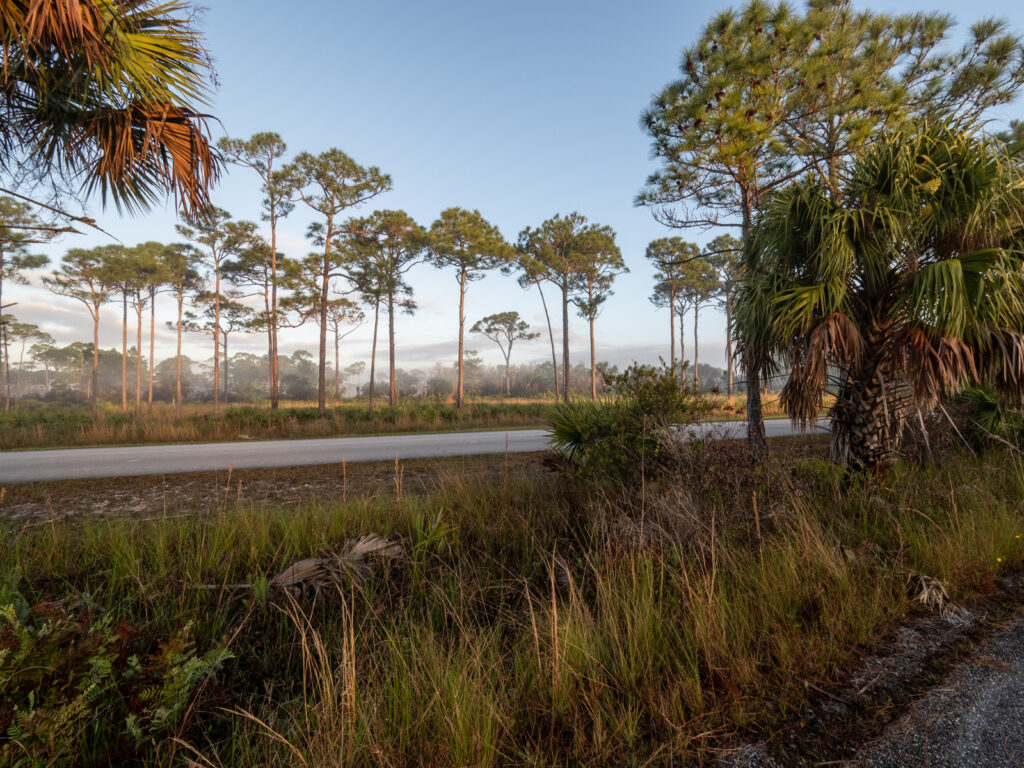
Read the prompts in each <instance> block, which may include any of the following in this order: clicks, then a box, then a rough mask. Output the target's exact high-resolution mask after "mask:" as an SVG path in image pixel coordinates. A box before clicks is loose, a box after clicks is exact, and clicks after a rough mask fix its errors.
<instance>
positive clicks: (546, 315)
mask: <svg viewBox="0 0 1024 768" xmlns="http://www.w3.org/2000/svg"><path fill="white" fill-rule="evenodd" d="M534 282H535V283H536V284H537V292H538V293H539V294H540V303H541V304H542V305H543V306H544V319H545V320H547V322H548V338H549V339H550V340H551V370H553V371H554V375H555V400H557V399H558V357H557V356H556V355H555V331H554V329H553V328H552V327H551V315H550V314H549V313H548V302H547V300H546V299H545V298H544V291H543V290H541V287H540V280H535V281H534Z"/></svg>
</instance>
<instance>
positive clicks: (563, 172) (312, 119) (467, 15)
mask: <svg viewBox="0 0 1024 768" xmlns="http://www.w3.org/2000/svg"><path fill="white" fill-rule="evenodd" d="M729 5H730V4H729V3H724V2H723V3H718V2H683V1H681V0H676V1H675V2H669V1H667V0H637V2H632V3H626V2H604V1H601V0H589V1H584V0H548V1H547V2H536V1H535V0H521V1H520V2H517V3H494V2H480V0H476V1H475V2H468V1H464V0H458V1H451V2H432V3H423V2H412V1H411V0H401V1H398V2H388V3H381V2H376V1H373V0H360V1H358V2H354V1H340V2H326V1H323V2H321V1H317V2H314V1H313V0H303V1H302V2H293V3H289V4H284V5H282V4H281V3H276V2H275V3H270V2H269V1H267V0H250V1H249V2H244V3H243V2H241V0H216V2H213V3H210V5H209V7H207V8H205V9H203V10H202V11H201V13H200V16H199V21H198V27H199V29H200V31H201V32H202V34H203V35H204V36H205V39H206V43H207V47H208V49H209V51H210V53H211V54H212V57H213V61H214V67H215V70H216V73H217V87H216V89H215V91H214V93H213V96H212V104H211V105H210V109H209V111H210V112H211V114H213V115H215V116H216V118H217V119H216V120H215V121H211V124H210V128H211V132H212V134H213V137H214V139H216V138H218V137H220V136H222V135H228V136H232V137H239V138H247V137H249V136H251V135H252V134H254V133H256V132H260V131H275V132H277V133H279V134H280V135H281V136H282V138H283V139H284V140H285V141H286V142H287V144H288V147H289V152H290V153H297V152H300V151H310V152H314V153H317V152H321V151H323V150H326V149H328V148H330V147H337V148H339V149H341V150H343V151H344V152H346V153H347V154H349V155H351V156H352V157H353V158H354V159H355V160H356V161H357V162H359V163H360V164H362V165H375V166H378V167H379V168H380V169H381V170H383V171H385V172H387V173H389V174H390V175H391V176H392V178H393V180H394V188H393V191H391V192H388V193H386V194H385V195H382V196H380V197H379V198H377V199H376V200H374V201H372V202H371V203H370V204H368V205H367V206H364V207H363V208H362V209H358V210H356V211H354V213H355V214H356V215H365V214H367V213H369V212H371V211H372V210H373V209H375V208H392V209H404V210H406V211H407V212H408V213H409V214H411V215H412V216H413V217H414V218H415V219H416V220H417V221H418V222H420V223H421V224H423V225H425V226H429V224H430V223H431V222H432V221H433V220H434V219H435V218H436V217H437V215H438V214H439V213H440V211H442V210H443V209H445V208H448V207H450V206H460V207H464V208H468V209H479V210H480V212H481V213H482V214H483V215H484V216H485V217H486V218H487V219H488V220H490V221H491V222H492V223H494V224H496V225H497V226H498V227H499V228H500V229H501V231H502V233H503V234H504V236H505V237H506V238H507V239H509V240H510V241H514V240H515V238H516V236H517V234H518V233H519V231H521V230H522V229H523V228H524V227H527V226H537V225H539V224H540V223H541V222H542V221H544V220H545V219H547V218H549V217H551V216H553V215H554V214H556V213H561V214H567V213H569V212H572V211H577V212H579V213H581V214H583V215H584V216H586V217H587V218H588V219H589V220H590V221H593V222H596V223H598V224H602V225H608V226H611V227H612V228H613V229H614V230H615V231H616V233H617V236H618V244H619V247H620V248H621V250H622V253H623V257H624V259H625V262H626V264H627V266H628V267H629V269H630V272H629V274H625V275H622V276H620V277H619V278H618V280H617V281H616V284H615V288H614V291H615V293H614V295H613V296H612V297H611V298H610V299H609V300H608V302H607V304H606V308H605V310H604V312H603V313H602V315H601V316H600V317H599V318H598V321H597V340H598V342H597V345H598V359H599V360H608V361H609V362H611V363H614V364H618V365H625V364H628V363H629V362H631V361H632V360H639V361H643V362H655V361H656V360H657V359H658V357H659V356H662V357H664V358H666V359H667V358H668V343H669V341H668V338H669V330H668V315H667V311H664V310H658V309H656V308H655V307H654V306H653V305H652V304H651V303H650V302H649V301H648V296H649V295H650V293H651V288H652V282H653V281H652V270H651V269H650V267H649V266H648V264H647V263H646V260H645V259H644V249H645V248H646V246H647V243H648V242H649V241H651V240H653V239H655V238H658V237H665V236H670V235H675V234H682V235H683V236H684V237H686V238H687V239H690V240H692V241H694V242H697V243H704V242H706V241H708V240H710V239H711V238H713V237H714V236H716V235H717V234H721V233H722V232H723V231H725V230H717V231H716V230H709V231H706V232H694V231H691V232H684V233H680V232H678V231H673V230H669V229H667V228H665V227H664V226H662V225H660V224H658V223H657V222H655V221H654V219H653V217H652V215H651V211H650V210H648V209H645V208H637V207H635V206H634V205H633V198H634V196H635V195H636V193H637V192H638V191H639V190H640V189H641V187H642V186H643V184H644V181H645V179H646V178H647V176H648V175H649V174H650V173H651V172H653V171H654V170H656V165H655V163H654V162H653V161H652V160H651V159H650V156H649V148H650V147H649V140H648V138H647V137H646V136H645V134H644V133H643V132H642V131H641V129H640V126H639V117H640V114H641V112H642V110H643V109H644V108H645V107H646V106H647V104H648V102H649V101H650V98H651V96H652V95H653V94H654V93H655V92H657V91H658V90H660V89H661V88H662V87H663V86H664V85H665V84H667V83H668V82H670V81H671V80H673V79H674V78H675V77H676V76H677V74H678V64H679V54H680V51H681V50H682V49H683V48H684V47H685V46H687V45H688V44H690V43H691V42H692V41H693V40H694V39H695V38H696V37H697V36H698V34H699V33H700V30H701V28H702V27H703V25H704V24H705V23H706V22H707V21H708V20H709V19H710V18H711V17H712V16H713V15H714V14H715V13H716V12H718V11H720V10H722V9H724V8H726V7H728V6H729ZM856 5H857V7H874V8H875V9H876V10H879V11H885V12H890V13H896V12H910V11H919V10H922V8H921V6H920V5H919V4H917V3H913V2H905V1H904V0H891V1H890V2H886V3H885V4H884V6H883V5H882V4H880V3H878V4H874V5H873V4H870V3H869V4H867V5H866V6H865V4H863V3H857V4H856ZM929 10H934V11H939V12H943V13H949V14H951V15H952V16H954V18H956V19H957V21H958V22H959V24H958V27H957V30H958V31H960V32H962V31H963V29H964V28H965V27H966V26H967V25H969V24H970V23H972V22H973V21H975V20H977V19H979V18H982V17H988V16H995V17H1000V18H1005V19H1007V20H1008V21H1009V22H1010V27H1011V29H1013V30H1014V31H1016V32H1018V33H1024V4H1018V3H1015V2H1010V1H1009V0H1000V1H998V2H994V1H992V0H982V2H979V3H975V4H973V5H971V6H970V10H965V6H964V5H963V4H962V3H954V2H949V1H948V0H943V2H937V3H933V4H932V5H931V6H930V8H929ZM953 39H954V40H955V39H956V36H954V38H953ZM997 117H998V118H1000V119H1004V120H1005V119H1010V118H1024V106H1022V105H1021V104H1020V103H1017V104H1014V105H1010V106H1008V107H1005V108H1004V109H1002V110H1001V111H1000V113H999V114H998V115H997ZM260 197H261V195H260V191H259V182H258V180H257V179H256V177H255V175H254V174H251V173H250V172H248V171H246V170H244V169H228V172H227V173H226V175H225V177H224V178H223V180H222V181H221V183H220V184H219V186H218V187H217V189H216V190H215V191H214V193H213V200H214V203H215V204H216V205H217V206H219V207H221V208H224V209H226V210H227V211H229V212H230V213H231V214H232V215H233V216H234V217H235V218H238V219H250V220H255V221H258V219H259V213H260ZM88 206H89V213H90V215H92V216H94V217H95V218H96V219H97V221H98V223H99V224H100V226H102V227H103V228H104V229H105V230H106V231H108V232H110V233H111V234H113V235H114V236H116V237H117V238H118V239H119V240H121V241H122V242H124V243H125V244H127V245H132V244H134V243H136V242H141V241H145V240H161V241H165V242H174V241H177V240H180V237H178V236H177V235H176V233H175V231H174V225H175V223H176V217H175V212H174V209H173V205H172V204H171V203H167V204H165V205H164V206H162V207H159V206H158V207H157V208H156V209H154V210H152V211H150V212H149V213H146V214H141V215H138V216H136V217H134V218H122V217H120V216H119V215H118V214H117V212H116V210H115V209H113V208H112V207H111V208H110V209H107V210H103V209H102V207H101V206H100V204H99V201H98V200H96V201H89V203H88ZM311 220H312V219H311V217H310V216H309V215H307V214H306V212H305V211H303V210H302V206H301V204H300V205H298V206H297V207H296V210H295V213H294V214H293V215H292V216H291V217H289V218H288V219H286V220H285V221H284V222H282V224H281V225H279V249H280V250H282V251H284V252H285V253H287V255H289V256H292V257H301V256H304V255H305V254H306V253H307V252H309V251H310V250H312V246H311V244H310V243H309V242H308V240H307V239H306V238H305V229H306V226H307V225H308V224H309V222H310V221H311ZM261 226H262V225H261ZM110 242H112V241H111V240H110V238H109V237H106V236H104V235H101V234H99V233H92V232H89V233H85V234H83V235H78V236H67V237H65V238H64V239H62V240H61V241H59V242H57V243H54V244H51V245H49V246H46V247H45V248H43V249H42V251H43V252H45V253H47V255H49V256H50V258H51V260H52V261H54V262H58V261H59V259H60V258H61V256H62V255H63V254H64V253H65V252H66V250H67V249H68V248H72V247H92V246H94V245H101V244H106V243H110ZM39 278H40V275H39V274H36V275H33V276H32V283H33V285H30V286H28V287H24V288H15V289H13V290H12V291H10V294H9V295H10V296H11V298H12V299H13V300H15V301H17V302H18V305H17V306H15V307H12V308H10V309H9V310H7V311H10V312H13V313H14V314H15V315H16V316H17V317H18V318H19V319H20V320H25V321H29V322H35V323H38V324H40V325H41V326H43V327H44V329H45V330H48V331H49V332H50V333H51V334H53V336H54V337H55V338H56V340H57V342H58V343H60V344H65V343H69V342H71V341H77V340H86V339H87V338H89V335H90V333H91V326H90V324H89V319H88V316H87V314H86V312H85V311H84V308H82V307H81V306H80V305H77V304H75V303H73V302H71V301H68V300H64V299H60V298H56V297H54V296H52V295H49V294H47V293H46V292H45V291H43V290H42V289H41V288H39V287H38V285H39ZM409 282H410V283H411V284H412V286H413V288H414V291H415V295H414V298H415V300H416V302H417V304H418V306H419V309H418V311H417V312H416V314H415V315H413V316H400V317H399V318H398V320H397V323H396V356H397V362H398V365H399V366H400V367H405V368H410V369H411V368H421V369H428V368H430V367H431V366H433V365H434V363H442V364H445V365H447V364H450V363H451V362H453V361H454V360H455V358H456V350H457V328H458V312H457V300H458V285H457V283H456V280H455V275H454V272H451V271H439V270H437V269H435V268H433V267H431V266H428V265H422V266H418V267H415V268H414V269H413V270H412V272H410V274H409ZM6 298H7V295H5V299H6ZM556 301H557V297H556V296H555V294H554V292H553V291H551V292H549V293H548V302H549V305H550V306H554V305H553V302H556ZM510 310H515V311H518V312H519V313H520V314H521V315H522V316H523V317H524V318H525V319H526V320H528V321H529V322H530V323H531V324H532V325H533V326H534V330H538V331H540V330H545V329H546V326H545V324H544V315H543V309H542V307H541V303H540V300H539V298H538V297H537V293H536V290H533V291H532V292H525V291H523V290H522V289H520V288H519V286H518V285H517V284H516V282H515V280H514V278H511V277H503V276H501V275H500V274H492V275H489V276H488V277H486V278H485V279H483V280H481V281H479V282H475V283H473V284H471V286H470V288H469V292H468V295H467V303H466V318H467V329H468V327H469V326H470V325H472V323H473V322H475V321H476V320H478V319H479V318H481V317H483V316H484V315H488V314H492V313H495V312H502V311H510ZM171 316H172V304H171V301H170V299H164V300H163V303H158V307H157V318H158V322H161V320H166V319H170V318H171ZM555 322H556V324H557V322H558V321H557V318H556V319H555ZM691 322H692V318H691V319H688V321H687V324H688V330H687V340H686V343H687V351H686V354H687V357H688V358H689V359H691V360H692V359H693V353H692V350H693V338H692V325H691ZM161 324H162V323H161ZM570 325H571V329H570V344H571V348H572V356H573V360H574V361H576V360H583V359H588V358H589V350H588V347H587V345H588V338H587V328H586V323H585V321H584V320H582V319H580V318H578V317H576V316H575V315H573V316H572V317H571V318H570ZM724 326H725V323H724V317H723V316H722V314H721V313H720V312H719V311H718V310H711V309H708V310H704V311H702V314H701V318H700V329H701V335H700V360H701V362H707V363H710V364H712V365H717V366H721V367H724V363H725V361H724V336H725V333H724ZM556 334H557V329H556ZM316 339H317V333H316V329H315V327H308V328H299V329H289V330H286V331H282V333H281V339H280V344H281V351H282V353H285V354H288V353H290V352H292V351H294V350H296V349H300V348H301V349H309V350H311V351H314V352H315V349H316V344H317V341H316ZM557 339H558V337H557V336H556V342H557ZM100 343H101V346H103V347H115V346H117V347H119V345H120V312H119V308H114V307H108V308H107V309H106V310H105V311H104V315H103V324H102V327H101V338H100ZM210 344H211V342H210V341H209V339H208V338H207V337H201V336H198V335H195V336H192V337H191V338H187V340H186V353H187V354H189V355H190V356H192V357H194V358H196V359H205V358H208V357H210V355H211V350H209V349H207V347H209V346H210ZM173 345H174V334H173V332H172V331H170V330H168V329H167V328H166V327H162V328H161V329H160V330H158V336H157V352H156V357H157V359H162V358H164V357H168V356H171V355H173V352H174V346H173ZM231 348H232V352H235V351H251V352H254V353H257V354H262V353H263V352H265V341H264V337H263V336H261V335H254V336H251V337H249V338H248V339H246V338H244V337H239V338H237V339H235V338H233V339H232V340H231ZM467 348H469V349H476V350H478V351H479V352H480V353H481V355H482V356H483V358H484V360H485V361H486V362H489V363H497V362H498V361H499V359H500V357H499V354H498V350H497V348H496V347H495V346H494V345H493V343H492V342H490V341H488V340H487V339H485V338H483V337H482V336H476V337H474V336H472V335H468V334H467ZM369 352H370V328H369V324H367V326H364V327H363V328H360V329H359V330H357V331H356V332H354V333H353V334H352V335H350V336H349V337H347V338H346V339H345V340H344V342H343V345H342V356H343V358H344V359H343V363H342V365H343V366H344V365H347V364H348V363H350V362H354V361H356V360H368V358H369ZM384 355H385V356H386V347H385V349H384ZM549 355H550V348H549V346H548V341H547V338H546V332H545V334H544V335H543V336H542V337H541V338H539V339H538V340H536V341H533V342H528V343H523V344H522V345H521V346H520V347H518V348H517V349H516V350H515V351H514V353H513V363H517V362H518V363H525V362H531V361H541V360H543V359H545V358H547V359H550V357H549ZM380 356H381V350H380V349H378V360H379V361H381V360H382V358H381V357H380Z"/></svg>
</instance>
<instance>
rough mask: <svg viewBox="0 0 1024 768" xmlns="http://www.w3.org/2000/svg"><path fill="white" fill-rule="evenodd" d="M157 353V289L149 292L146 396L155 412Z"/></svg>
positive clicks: (150, 411) (151, 410) (150, 408)
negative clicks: (147, 391)
mask: <svg viewBox="0 0 1024 768" xmlns="http://www.w3.org/2000/svg"><path fill="white" fill-rule="evenodd" d="M155 355H156V291H150V292H149V393H148V395H147V396H146V401H147V403H148V408H149V413H150V414H152V413H153V368H154V365H155Z"/></svg>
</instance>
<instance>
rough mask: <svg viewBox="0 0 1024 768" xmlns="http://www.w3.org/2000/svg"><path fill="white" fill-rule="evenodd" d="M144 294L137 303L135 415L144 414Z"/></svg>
mask: <svg viewBox="0 0 1024 768" xmlns="http://www.w3.org/2000/svg"><path fill="white" fill-rule="evenodd" d="M143 314H144V313H143V311H142V294H141V293H139V295H138V301H137V302H136V304H135V416H136V417H139V416H141V415H142V315H143Z"/></svg>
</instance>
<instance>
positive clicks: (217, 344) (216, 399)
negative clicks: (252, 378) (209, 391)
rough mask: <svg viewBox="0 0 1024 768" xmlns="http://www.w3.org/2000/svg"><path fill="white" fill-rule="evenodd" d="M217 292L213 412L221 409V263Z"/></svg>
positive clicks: (218, 269)
mask: <svg viewBox="0 0 1024 768" xmlns="http://www.w3.org/2000/svg"><path fill="white" fill-rule="evenodd" d="M215 271H216V281H217V282H216V293H215V294H214V297H213V413H214V415H215V416H216V415H217V413H218V412H219V411H220V265H219V264H218V265H217V267H216V270H215Z"/></svg>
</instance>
